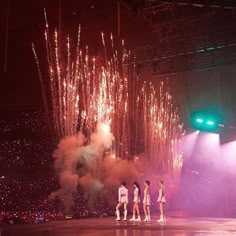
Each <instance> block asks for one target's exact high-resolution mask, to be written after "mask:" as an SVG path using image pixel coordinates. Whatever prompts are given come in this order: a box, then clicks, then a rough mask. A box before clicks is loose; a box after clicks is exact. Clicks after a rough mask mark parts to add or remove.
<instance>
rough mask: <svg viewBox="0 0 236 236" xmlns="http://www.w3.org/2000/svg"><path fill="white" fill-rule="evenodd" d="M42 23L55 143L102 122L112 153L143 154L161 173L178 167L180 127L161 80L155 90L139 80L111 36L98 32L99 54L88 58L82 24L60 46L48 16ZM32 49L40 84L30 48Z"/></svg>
mask: <svg viewBox="0 0 236 236" xmlns="http://www.w3.org/2000/svg"><path fill="white" fill-rule="evenodd" d="M45 21H46V27H45V43H46V49H47V63H48V75H49V79H50V83H49V84H50V86H48V87H50V91H47V92H45V91H44V93H45V94H49V99H48V98H44V100H45V101H47V102H45V103H46V105H47V107H49V108H48V110H49V109H51V111H52V124H53V129H54V134H55V137H56V142H58V141H59V140H60V139H61V138H64V137H66V136H72V135H74V134H76V133H77V132H78V131H80V132H82V133H83V134H84V135H85V136H86V137H87V138H89V137H90V135H91V134H92V132H94V130H95V129H96V126H97V124H98V123H104V124H105V125H107V126H109V127H110V129H111V132H112V134H113V135H114V138H115V140H114V145H113V146H112V149H113V150H111V152H112V153H113V154H112V155H114V156H115V157H122V158H124V157H130V158H132V157H133V156H135V155H137V154H139V153H141V152H145V154H146V155H145V156H146V157H147V159H148V160H150V161H151V162H154V163H156V165H157V168H158V170H159V171H163V170H164V171H165V170H171V169H172V170H173V169H174V168H175V167H176V166H180V165H181V161H182V157H181V155H180V151H179V142H180V140H181V138H182V133H183V126H182V125H181V123H180V119H179V117H178V111H177V109H176V107H175V105H174V104H173V101H172V96H171V94H170V91H169V90H168V89H165V86H164V83H161V86H160V88H159V92H156V89H155V88H154V86H153V84H152V83H147V82H143V81H141V80H138V78H137V75H136V68H135V63H133V62H132V63H130V64H129V63H127V62H128V61H131V60H134V61H135V57H131V54H130V52H128V51H127V50H126V49H125V47H124V42H123V41H122V42H121V44H119V45H118V46H117V44H115V42H114V39H113V36H112V35H111V37H110V39H109V43H108V44H107V39H106V38H105V36H104V35H103V34H102V37H101V39H102V44H103V52H104V53H103V56H100V57H99V58H96V57H94V56H92V57H91V56H90V55H89V48H88V47H87V46H86V47H85V48H83V47H82V46H81V44H80V38H81V28H80V26H79V28H78V37H77V42H76V44H72V43H71V39H70V36H67V37H66V45H63V44H62V43H60V45H59V43H58V42H59V39H58V32H57V30H54V31H51V30H50V28H49V25H48V23H47V17H46V14H45ZM60 42H63V40H60ZM107 45H108V46H107ZM65 46H66V47H65ZM108 47H109V49H110V50H108ZM33 52H34V55H35V59H36V62H37V67H38V71H39V74H40V78H41V80H40V81H41V83H42V84H44V83H45V82H44V81H43V80H42V75H41V71H40V65H39V61H38V58H37V54H36V51H35V49H34V46H33ZM45 87H47V86H44V87H43V89H45ZM45 96H46V95H45ZM45 96H44V97H45ZM141 137H142V138H141ZM141 139H142V140H143V142H142V141H140V140H141ZM140 146H141V147H140Z"/></svg>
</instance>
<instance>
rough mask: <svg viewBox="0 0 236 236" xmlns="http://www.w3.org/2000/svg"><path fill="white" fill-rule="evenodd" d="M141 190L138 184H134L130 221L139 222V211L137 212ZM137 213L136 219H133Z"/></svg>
mask: <svg viewBox="0 0 236 236" xmlns="http://www.w3.org/2000/svg"><path fill="white" fill-rule="evenodd" d="M140 195H141V190H140V186H139V184H138V182H134V205H133V217H132V218H131V219H130V221H141V217H140V211H139V202H140ZM136 212H137V216H138V218H137V219H136V218H135V215H136Z"/></svg>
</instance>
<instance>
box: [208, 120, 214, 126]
mask: <svg viewBox="0 0 236 236" xmlns="http://www.w3.org/2000/svg"><path fill="white" fill-rule="evenodd" d="M207 124H208V125H214V124H215V123H214V122H213V121H210V120H208V121H207Z"/></svg>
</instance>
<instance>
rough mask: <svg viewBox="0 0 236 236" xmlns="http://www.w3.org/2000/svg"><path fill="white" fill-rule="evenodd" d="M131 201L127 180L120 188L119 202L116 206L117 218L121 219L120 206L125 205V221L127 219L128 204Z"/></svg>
mask: <svg viewBox="0 0 236 236" xmlns="http://www.w3.org/2000/svg"><path fill="white" fill-rule="evenodd" d="M128 202H129V198H128V189H127V188H126V182H122V183H121V186H120V187H119V190H118V204H117V206H116V220H117V221H120V207H121V206H122V205H124V219H123V220H124V221H126V220H127V204H128Z"/></svg>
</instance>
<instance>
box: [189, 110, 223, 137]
mask: <svg viewBox="0 0 236 236" xmlns="http://www.w3.org/2000/svg"><path fill="white" fill-rule="evenodd" d="M190 118H191V125H192V127H193V128H194V129H197V130H200V131H206V132H211V133H218V132H219V131H220V129H221V127H220V126H219V124H222V122H223V120H222V116H221V115H220V114H219V113H217V112H214V111H211V110H207V111H196V112H194V113H192V114H191V117H190Z"/></svg>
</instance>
